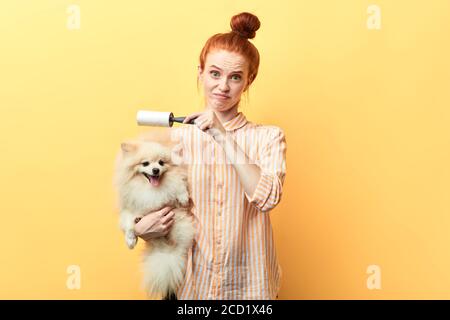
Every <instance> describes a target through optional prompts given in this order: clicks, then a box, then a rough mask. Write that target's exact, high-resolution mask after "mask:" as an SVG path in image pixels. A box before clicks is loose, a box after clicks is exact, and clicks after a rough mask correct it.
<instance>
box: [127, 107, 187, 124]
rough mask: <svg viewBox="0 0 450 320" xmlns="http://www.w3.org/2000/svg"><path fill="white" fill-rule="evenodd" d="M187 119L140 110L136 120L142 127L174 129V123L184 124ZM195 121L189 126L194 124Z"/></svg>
mask: <svg viewBox="0 0 450 320" xmlns="http://www.w3.org/2000/svg"><path fill="white" fill-rule="evenodd" d="M184 119H186V117H174V116H173V113H172V112H160V111H146V110H139V111H138V113H137V115H136V120H137V123H138V125H140V126H156V127H172V125H173V123H174V122H178V123H183V121H184ZM194 120H195V119H192V120H191V121H189V122H188V123H189V124H194Z"/></svg>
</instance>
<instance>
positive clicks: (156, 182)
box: [150, 176, 159, 187]
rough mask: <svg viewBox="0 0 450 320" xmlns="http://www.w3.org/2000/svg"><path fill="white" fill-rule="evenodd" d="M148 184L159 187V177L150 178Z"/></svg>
mask: <svg viewBox="0 0 450 320" xmlns="http://www.w3.org/2000/svg"><path fill="white" fill-rule="evenodd" d="M150 183H151V184H152V186H154V187H157V186H159V177H152V176H150Z"/></svg>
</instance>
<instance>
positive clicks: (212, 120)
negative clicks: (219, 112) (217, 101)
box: [183, 110, 226, 138]
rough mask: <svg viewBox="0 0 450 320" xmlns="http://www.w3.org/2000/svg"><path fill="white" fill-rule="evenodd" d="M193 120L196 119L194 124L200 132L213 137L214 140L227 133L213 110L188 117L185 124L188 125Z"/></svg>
mask: <svg viewBox="0 0 450 320" xmlns="http://www.w3.org/2000/svg"><path fill="white" fill-rule="evenodd" d="M192 119H195V120H194V123H195V125H196V126H197V127H198V128H199V129H200V130H202V131H204V132H206V133H208V134H210V135H212V136H213V137H214V138H215V137H217V136H219V135H225V133H226V131H225V128H224V127H223V126H222V123H221V122H220V120H219V119H218V118H217V116H216V114H215V113H214V111H213V110H206V111H202V112H196V113H193V114H191V115H189V116H187V117H186V119H184V121H183V123H188V122H189V121H191V120H192Z"/></svg>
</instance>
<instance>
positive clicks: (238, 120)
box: [222, 112, 248, 131]
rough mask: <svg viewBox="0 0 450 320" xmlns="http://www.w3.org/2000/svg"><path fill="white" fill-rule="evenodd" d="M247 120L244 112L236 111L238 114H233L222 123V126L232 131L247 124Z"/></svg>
mask: <svg viewBox="0 0 450 320" xmlns="http://www.w3.org/2000/svg"><path fill="white" fill-rule="evenodd" d="M247 122H248V121H247V118H246V117H245V116H244V114H243V113H242V112H238V114H237V115H236V116H234V118H233V119H231V120H228V121H226V122H224V123H222V126H223V127H224V128H225V130H226V131H233V130H236V129H239V128H242V127H243V126H245V125H246V124H247Z"/></svg>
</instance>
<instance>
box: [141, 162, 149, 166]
mask: <svg viewBox="0 0 450 320" xmlns="http://www.w3.org/2000/svg"><path fill="white" fill-rule="evenodd" d="M149 164H150V162H148V161H145V162H142V165H143V166H144V167H146V166H148V165H149Z"/></svg>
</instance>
